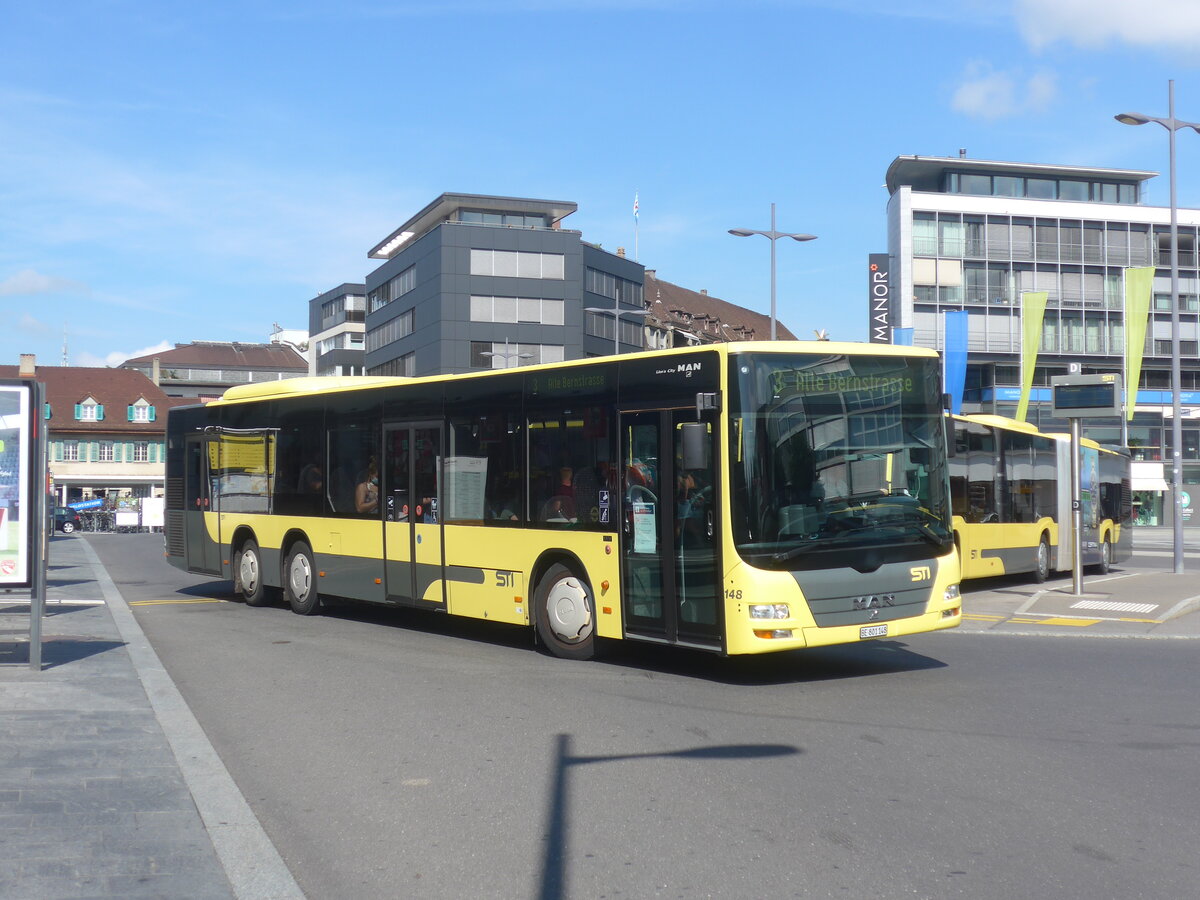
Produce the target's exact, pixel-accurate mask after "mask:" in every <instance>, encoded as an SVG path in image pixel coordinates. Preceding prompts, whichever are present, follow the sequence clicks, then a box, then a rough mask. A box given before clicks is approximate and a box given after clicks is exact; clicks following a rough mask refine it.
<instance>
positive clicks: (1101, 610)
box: [958, 565, 1200, 638]
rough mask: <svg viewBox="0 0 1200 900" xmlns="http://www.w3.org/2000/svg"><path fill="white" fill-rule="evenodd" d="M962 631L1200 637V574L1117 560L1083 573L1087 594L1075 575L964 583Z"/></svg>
mask: <svg viewBox="0 0 1200 900" xmlns="http://www.w3.org/2000/svg"><path fill="white" fill-rule="evenodd" d="M962 591H963V623H962V625H961V626H960V628H959V629H958V630H959V631H967V632H979V631H988V632H995V633H1000V634H1026V635H1030V634H1037V635H1046V634H1052V635H1055V636H1060V637H1061V636H1062V635H1063V634H1064V633H1073V634H1079V635H1086V636H1089V637H1156V638H1200V578H1198V577H1197V576H1196V574H1195V572H1194V571H1193V572H1185V573H1184V574H1183V575H1176V574H1175V573H1174V572H1171V571H1164V570H1162V569H1154V570H1149V569H1137V568H1134V567H1132V566H1127V565H1118V566H1114V567H1113V570H1112V571H1111V572H1110V573H1109V574H1107V575H1093V574H1091V573H1089V572H1086V571H1085V572H1084V575H1083V585H1082V591H1081V593H1080V594H1078V595H1076V594H1075V593H1074V582H1073V579H1072V577H1071V575H1070V574H1069V573H1068V574H1067V575H1065V576H1062V575H1059V576H1056V577H1055V578H1052V579H1051V580H1049V581H1047V582H1046V583H1045V584H1036V583H1035V582H1033V580H1032V579H1031V578H1030V577H1029V576H1028V575H1013V576H1007V577H999V578H981V579H976V580H972V581H964V582H963V584H962Z"/></svg>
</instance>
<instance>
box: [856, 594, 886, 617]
mask: <svg viewBox="0 0 1200 900" xmlns="http://www.w3.org/2000/svg"><path fill="white" fill-rule="evenodd" d="M851 602H852V603H853V604H854V608H855V609H872V610H876V611H878V610H879V609H881V608H882V607H885V606H895V605H896V595H895V594H872V595H871V596H869V597H854V598H853V599H852V601H851ZM876 615H878V612H876ZM871 618H872V619H873V618H875V616H871Z"/></svg>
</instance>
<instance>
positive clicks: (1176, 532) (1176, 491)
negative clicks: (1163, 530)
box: [1114, 79, 1200, 575]
mask: <svg viewBox="0 0 1200 900" xmlns="http://www.w3.org/2000/svg"><path fill="white" fill-rule="evenodd" d="M1167 86H1168V87H1167V117H1166V118H1165V119H1162V118H1159V117H1157V116H1145V115H1142V114H1141V113H1121V114H1120V115H1118V116H1115V117H1114V118H1115V119H1116V120H1117V121H1118V122H1120V123H1121V124H1122V125H1145V124H1147V123H1149V122H1154V123H1156V124H1158V125H1161V126H1162V127H1163V128H1165V129H1167V134H1168V135H1169V137H1170V148H1171V149H1170V157H1169V159H1170V167H1171V168H1170V182H1171V472H1172V475H1173V478H1172V484H1171V524H1172V531H1173V537H1174V542H1173V547H1174V554H1173V555H1174V557H1175V574H1177V575H1182V574H1183V463H1182V459H1183V422H1182V415H1181V413H1182V410H1181V409H1180V398H1179V391H1180V382H1181V379H1180V375H1179V222H1178V217H1179V216H1178V207H1177V205H1176V200H1175V132H1177V131H1178V130H1179V129H1180V128H1191V129H1192V130H1193V131H1196V132H1197V133H1200V124H1197V123H1196V122H1184V121H1183V120H1182V119H1176V118H1175V81H1174V79H1172V80H1170V81H1168V82H1167ZM1126 327H1128V323H1126ZM1132 391H1133V396H1134V398H1135V402H1136V397H1137V385H1136V384H1135V385H1133V386H1132Z"/></svg>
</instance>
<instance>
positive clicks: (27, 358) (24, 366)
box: [17, 353, 37, 378]
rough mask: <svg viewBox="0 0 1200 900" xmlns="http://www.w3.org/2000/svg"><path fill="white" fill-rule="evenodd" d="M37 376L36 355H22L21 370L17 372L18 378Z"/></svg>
mask: <svg viewBox="0 0 1200 900" xmlns="http://www.w3.org/2000/svg"><path fill="white" fill-rule="evenodd" d="M36 375H37V354H36V353H22V354H21V368H20V369H19V370H18V374H17V377H18V378H34V377H36Z"/></svg>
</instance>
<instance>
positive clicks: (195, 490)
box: [183, 434, 222, 575]
mask: <svg viewBox="0 0 1200 900" xmlns="http://www.w3.org/2000/svg"><path fill="white" fill-rule="evenodd" d="M215 446H216V445H215V444H214V443H212V442H210V441H209V439H208V438H207V437H205V436H204V435H199V434H196V435H188V437H187V441H186V444H185V451H184V452H185V454H186V457H185V458H186V460H187V463H186V466H185V468H184V473H183V530H184V533H185V534H186V535H187V562H188V569H190V570H191V571H195V572H207V573H209V574H211V575H220V574H222V573H221V541H220V532H219V530H218V533H217V535H216V539H214V538H212V537H210V536H209V533H208V521H211V522H212V523H213V526H214V528H217V529H219V528H220V525H219V516H215V515H214V516H212V517H206V515H205V514H206V513H210V512H212V513H215V512H216V511H217V510H216V504H215V501H214V497H213V490H212V478H211V476H210V474H209V464H208V462H209V460H208V454H209V451H210V449H211V448H213V447H215ZM206 518H207V519H208V521H205V520H206Z"/></svg>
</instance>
